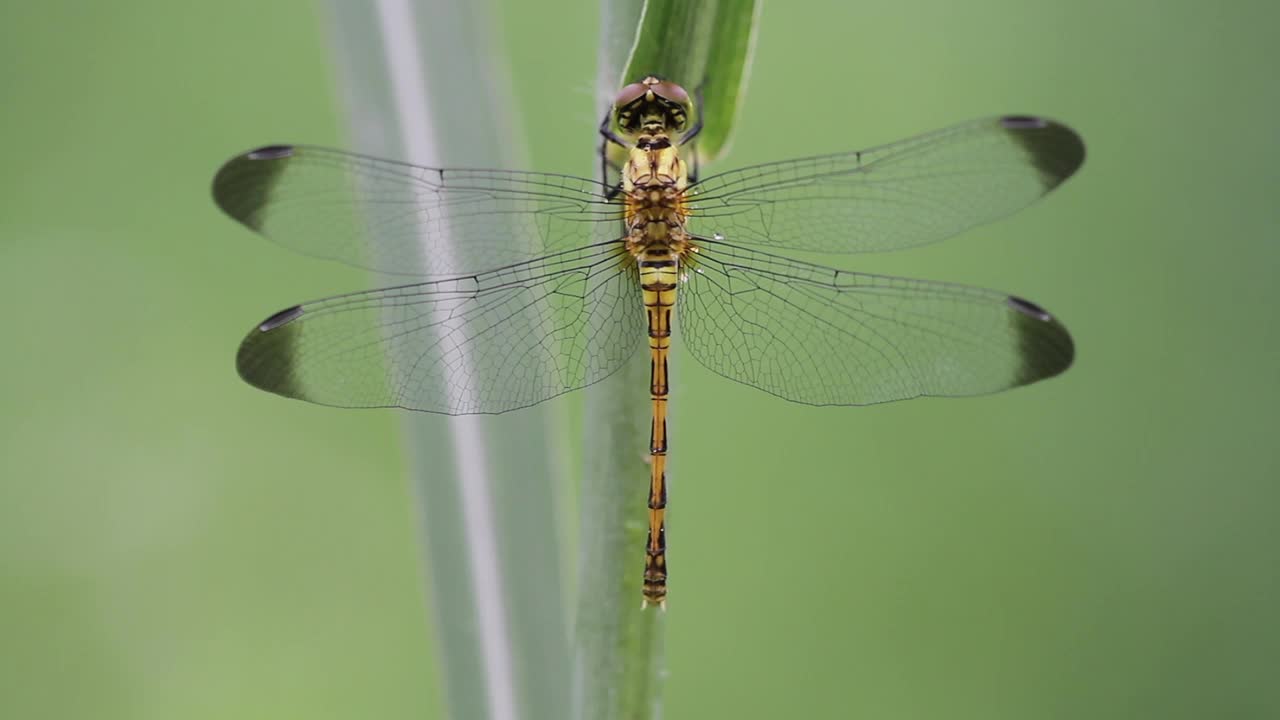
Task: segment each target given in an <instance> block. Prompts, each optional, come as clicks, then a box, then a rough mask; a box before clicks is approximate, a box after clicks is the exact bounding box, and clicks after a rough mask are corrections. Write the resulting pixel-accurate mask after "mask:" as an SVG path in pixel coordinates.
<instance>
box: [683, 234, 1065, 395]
mask: <svg viewBox="0 0 1280 720" xmlns="http://www.w3.org/2000/svg"><path fill="white" fill-rule="evenodd" d="M681 291H682V292H681V293H680V296H679V300H678V301H677V303H676V304H677V307H678V308H679V311H678V312H679V319H680V333H681V338H682V339H683V342H684V344H685V346H686V347H688V348H689V352H691V353H692V354H693V356H694V357H695V358H697V359H698V361H699V362H701V363H702V364H703V365H705V366H707V367H708V368H709V369H711V370H713V371H714V372H717V373H719V374H721V375H724V376H725V377H727V378H730V379H731V380H737V381H738V382H741V383H745V384H747V385H750V386H752V387H756V388H759V389H761V390H764V391H765V392H767V393H771V394H773V395H778V396H780V397H783V398H786V399H787V400H793V401H795V402H801V403H807V404H810V405H868V404H871V403H880V402H887V401H890V400H901V399H906V398H912V397H918V396H921V395H935V396H958V395H979V394H984V393H991V392H996V391H998V390H1004V389H1007V388H1011V387H1016V386H1018V385H1026V384H1028V383H1032V382H1035V381H1037V380H1041V379H1044V378H1047V377H1052V376H1053V375H1057V374H1058V373H1060V372H1062V371H1063V370H1065V369H1066V368H1067V367H1068V366H1069V365H1070V364H1071V361H1072V358H1073V356H1074V347H1073V345H1072V341H1071V336H1070V335H1068V334H1067V330H1066V328H1064V327H1063V326H1062V325H1061V324H1060V323H1058V321H1057V320H1055V319H1054V318H1053V317H1052V316H1051V315H1049V313H1047V312H1045V311H1044V310H1043V309H1041V308H1039V307H1038V306H1036V305H1034V304H1032V303H1030V302H1028V301H1026V300H1022V299H1020V298H1017V297H1013V296H1010V295H1005V294H1003V293H999V292H995V291H992V290H983V289H980V288H973V287H967V286H964V285H953V284H946V283H935V282H927V281H924V280H909V279H905V278H895V277H884V276H878V275H865V274H862V273H852V272H845V271H842V270H835V269H832V268H826V267H822V266H820V265H812V264H809V263H802V262H798V261H795V260H791V259H788V258H783V257H778V256H775V255H770V254H766V253H763V252H758V251H754V250H749V249H745V248H738V247H734V246H732V245H728V244H725V243H718V242H714V241H706V240H703V241H702V244H701V248H700V249H699V252H698V253H697V254H696V256H695V257H694V259H693V261H692V266H691V267H690V268H688V282H686V283H685V284H684V285H682V286H681Z"/></svg>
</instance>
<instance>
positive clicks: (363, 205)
mask: <svg viewBox="0 0 1280 720" xmlns="http://www.w3.org/2000/svg"><path fill="white" fill-rule="evenodd" d="M605 192H606V188H605V187H604V186H603V185H601V184H600V183H597V182H594V181H591V180H587V179H584V178H576V177H571V176H565V175H549V174H544V173H523V172H506V171H500V170H444V169H438V168H428V167H419V166H417V165H410V164H407V163H400V162H393V161H390V160H379V159H377V158H371V157H365V156H363V155H356V154H354V153H348V152H343V151H341V150H331V149H328V148H322V147H310V146H304V145H277V146H269V147H263V148H258V149H257V150H252V151H250V152H247V153H244V154H242V155H238V156H236V157H234V158H232V159H231V160H229V161H227V163H226V164H225V165H223V167H222V169H221V170H219V171H218V174H217V175H216V176H215V177H214V180H213V196H214V200H215V201H216V202H217V203H218V206H219V207H221V208H222V209H223V211H225V212H226V213H227V214H228V215H230V216H231V217H232V218H235V219H236V220H238V221H240V222H241V223H243V224H244V225H246V226H248V227H249V228H250V229H252V230H255V231H257V232H259V233H262V234H263V235H265V236H267V237H268V238H271V239H272V240H274V241H276V242H278V243H280V244H281V245H284V246H285V247H288V248H291V249H293V250H296V251H298V252H301V253H304V254H306V255H312V256H315V257H320V258H325V259H330V260H338V261H341V262H344V263H347V264H349V265H355V266H357V267H364V268H369V269H372V270H377V271H380V272H384V273H390V274H397V275H415V276H425V275H455V274H460V273H464V272H470V271H472V270H474V269H476V268H493V267H501V266H504V265H510V264H514V263H518V262H524V261H527V260H532V259H534V258H536V257H539V256H541V255H543V254H545V253H547V252H554V251H556V250H563V249H567V248H571V247H584V246H587V245H591V244H593V243H596V242H601V241H604V240H608V239H612V237H616V236H617V233H618V227H619V221H620V219H621V217H622V207H621V205H618V204H615V203H614V202H612V201H610V200H609V199H608V198H607V197H606V196H605Z"/></svg>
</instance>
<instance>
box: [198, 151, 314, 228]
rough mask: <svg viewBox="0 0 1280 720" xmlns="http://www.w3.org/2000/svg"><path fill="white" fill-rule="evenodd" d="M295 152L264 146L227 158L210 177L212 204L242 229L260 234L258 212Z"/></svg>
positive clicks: (260, 223)
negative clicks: (243, 226) (237, 222)
mask: <svg viewBox="0 0 1280 720" xmlns="http://www.w3.org/2000/svg"><path fill="white" fill-rule="evenodd" d="M297 152H298V148H296V147H295V146H293V145H264V146H263V147H260V148H257V149H254V150H250V151H248V152H246V153H241V154H240V155H237V156H235V157H233V158H231V159H230V160H228V161H227V162H226V163H225V164H224V165H223V166H222V167H221V168H220V169H219V170H218V173H217V174H216V175H214V177H213V200H214V202H216V203H217V204H218V207H220V208H222V211H223V212H225V213H226V214H228V215H230V216H231V217H232V218H234V219H236V220H238V221H240V222H241V223H243V224H244V225H245V226H247V227H249V228H251V229H253V230H261V229H262V217H261V213H260V211H261V210H262V208H263V207H264V206H265V205H266V204H267V200H268V199H269V198H270V197H271V190H272V187H273V186H274V185H275V182H276V180H277V179H278V178H279V176H280V173H281V171H283V170H284V168H285V166H286V165H288V163H289V160H290V158H292V157H294V156H295V155H296V154H297Z"/></svg>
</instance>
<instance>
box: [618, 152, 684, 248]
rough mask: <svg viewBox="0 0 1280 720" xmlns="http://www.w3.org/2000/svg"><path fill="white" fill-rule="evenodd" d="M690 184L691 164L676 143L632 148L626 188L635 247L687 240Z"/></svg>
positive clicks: (625, 175)
mask: <svg viewBox="0 0 1280 720" xmlns="http://www.w3.org/2000/svg"><path fill="white" fill-rule="evenodd" d="M688 184H689V173H688V168H687V167H686V166H685V164H684V161H683V160H682V159H681V158H680V155H679V153H678V151H677V149H676V148H675V147H673V146H668V147H664V148H660V149H656V150H655V149H648V150H646V149H642V148H640V147H635V148H632V149H631V152H630V154H629V157H628V160H627V164H626V166H624V167H623V171H622V189H623V192H624V193H625V198H626V223H627V228H628V238H629V244H630V245H631V246H632V249H633V251H634V248H635V247H637V246H648V245H652V244H663V245H671V244H673V243H675V244H679V243H683V241H684V240H685V238H686V234H685V230H684V226H685V219H686V216H687V214H688V211H687V208H686V207H685V198H684V194H685V189H686V187H687V186H688Z"/></svg>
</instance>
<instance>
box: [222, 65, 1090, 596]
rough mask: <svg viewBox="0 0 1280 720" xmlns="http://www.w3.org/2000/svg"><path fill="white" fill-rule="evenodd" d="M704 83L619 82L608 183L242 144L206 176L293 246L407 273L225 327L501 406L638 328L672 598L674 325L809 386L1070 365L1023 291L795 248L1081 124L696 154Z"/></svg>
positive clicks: (554, 391)
mask: <svg viewBox="0 0 1280 720" xmlns="http://www.w3.org/2000/svg"><path fill="white" fill-rule="evenodd" d="M696 104H697V103H696V102H695V101H694V99H693V98H691V97H690V95H689V93H688V92H687V91H685V90H684V89H683V88H682V87H680V86H679V85H677V84H676V83H674V82H670V81H667V80H663V79H661V78H657V77H646V78H644V79H642V80H640V81H639V82H636V83H632V84H629V85H627V86H625V87H624V88H623V89H622V90H621V91H620V92H619V93H618V94H617V96H616V98H615V99H614V102H613V103H612V106H611V109H610V110H609V113H608V115H607V116H606V117H605V120H604V123H602V126H601V134H602V135H603V137H604V139H605V142H606V143H609V144H613V145H616V146H619V148H620V150H621V151H622V152H621V153H619V154H620V155H621V157H622V158H624V159H623V160H622V161H621V166H620V168H618V173H617V174H618V176H619V181H618V182H617V183H610V182H607V181H605V180H604V179H601V180H591V179H587V178H581V177H573V176H569V175H557V174H550V173H537V172H515V171H501V170H481V169H442V168H433V167H423V166H419V165H413V164H409V163H404V162H396V161H393V160H383V159H377V158H373V157H367V156H364V155H359V154H355V153H350V152H344V151H341V150H333V149H328V148H323V147H314V146H305V145H272V146H266V147H260V148H258V149H255V150H251V151H248V152H245V153H243V154H241V155H238V156H235V157H233V158H231V159H230V160H229V161H228V162H227V163H226V164H225V165H224V166H223V167H222V168H221V169H220V170H219V171H218V173H217V175H216V177H215V179H214V182H213V195H214V199H215V201H216V202H217V204H218V206H219V207H221V208H222V210H224V211H225V212H226V213H227V214H228V215H229V216H231V217H232V218H234V219H235V220H237V221H239V222H240V223H242V224H244V225H245V226H246V227H248V228H249V229H251V230H253V231H256V232H257V233H260V234H262V235H264V236H266V237H267V238H269V239H271V240H273V241H275V242H277V243H280V244H282V245H284V246H286V247H289V248H291V249H293V250H296V251H298V252H301V253H304V254H306V255H311V256H315V257H319V258H326V259H329V260H335V261H339V262H342V263H346V264H349V265H354V266H357V267H362V268H368V269H371V270H374V271H378V272H380V273H384V274H390V275H398V276H404V278H403V282H398V281H396V282H398V284H394V285H392V286H390V287H384V288H381V289H376V290H369V291H363V292H355V293H350V294H345V295H337V296H334V297H328V298H324V299H320V300H315V301H312V302H306V303H302V304H300V305H294V306H292V307H289V308H287V309H284V310H281V311H280V312H277V313H275V314H273V315H271V316H270V317H268V318H266V319H265V320H263V321H262V322H260V323H258V324H257V325H255V326H254V327H253V328H252V329H251V330H250V331H249V333H248V334H247V336H246V337H245V338H244V340H243V342H242V343H241V345H240V348H239V351H238V353H237V355H236V368H237V370H238V372H239V374H240V376H241V377H242V378H243V379H244V380H246V381H247V382H248V383H249V384H251V385H253V386H255V387H258V388H261V389H262V390H266V391H269V392H272V393H276V394H279V395H283V396H286V397H290V398H297V399H301V400H306V401H310V402H313V403H319V404H322V405H332V406H341V407H361V408H370V407H399V408H406V409H410V410H419V411H426V412H432V413H442V414H445V415H465V414H473V413H483V414H492V413H504V412H508V411H511V410H517V409H520V408H526V407H529V406H532V405H535V404H537V403H541V402H543V401H546V400H548V399H550V398H554V397H556V396H558V395H561V394H563V393H566V392H569V391H571V390H575V389H578V388H582V387H585V386H588V385H591V384H592V383H595V382H598V381H600V380H602V379H603V378H605V377H607V376H609V375H610V374H611V373H613V372H615V371H616V370H618V369H619V368H621V367H622V366H623V365H625V364H626V363H628V362H629V361H632V360H635V359H637V355H641V356H643V354H645V353H647V355H648V357H649V361H650V382H649V395H650V403H651V407H652V424H651V429H650V438H649V456H650V463H649V466H650V478H649V493H648V526H649V530H648V538H647V539H646V543H645V559H644V574H643V582H642V595H643V600H642V607H643V606H646V605H649V604H654V605H659V606H661V607H663V608H665V603H666V598H667V561H666V552H667V544H666V525H665V512H666V508H667V477H666V458H667V451H668V438H667V402H668V395H669V388H670V381H669V377H668V356H669V352H670V349H671V343H672V336H673V331H674V330H676V329H678V331H679V334H678V337H679V340H680V342H681V343H682V344H683V346H684V348H685V349H686V351H687V352H688V353H689V354H690V355H692V356H693V357H694V358H695V359H696V360H697V361H698V362H700V363H701V364H702V365H704V366H705V367H707V368H708V369H710V370H711V371H712V372H714V373H717V374H719V375H722V376H724V377H726V378H728V379H730V380H734V381H737V382H739V383H743V384H745V385H749V386H751V387H754V388H757V389H759V390H763V391H764V392H766V393H769V394H771V395H776V396H778V397H780V398H783V399H786V400H790V401H792V402H797V403H804V404H808V405H869V404H874V403H883V402H888V401H892V400H902V399H907V398H914V397H920V396H969V395H981V394H987V393H993V392H997V391H1001V390H1005V389H1008V388H1013V387H1017V386H1021V385H1027V384H1029V383H1033V382H1036V381H1038V380H1042V379H1045V378H1049V377H1053V376H1055V375H1058V374H1059V373H1061V372H1063V371H1064V370H1066V369H1067V367H1069V366H1070V365H1071V363H1072V360H1073V357H1074V354H1075V349H1074V344H1073V342H1072V339H1071V336H1070V334H1069V333H1068V332H1067V330H1066V328H1065V327H1064V326H1063V325H1062V323H1060V322H1059V321H1058V320H1057V319H1056V318H1055V317H1054V316H1053V315H1051V314H1050V313H1049V312H1048V311H1047V310H1045V309H1044V308H1042V307H1041V306H1039V305H1037V304H1035V303H1033V302H1031V301H1029V300H1026V299H1023V298H1021V297H1018V296H1015V295H1010V294H1008V293H1003V292H997V291H994V290H986V289H981V288H976V287H970V286H966V285H960V284H954V283H944V282H930V281H925V280H914V279H906V278H898V277H889V276H883V275H874V274H866V273H860V272H852V271H849V270H843V269H836V268H831V267H826V266H823V265H817V264H813V263H811V262H808V261H805V260H802V259H800V258H797V257H793V256H791V255H788V254H786V252H787V251H799V252H813V253H832V254H850V253H865V252H880V251H889V250H898V249H902V248H908V247H913V246H919V245H925V244H928V243H932V242H936V241H939V240H943V239H945V238H948V237H951V236H953V235H956V234H958V233H961V232H962V231H965V230H968V229H970V228H972V227H975V226H978V225H982V224H985V223H988V222H991V221H994V220H997V219H999V218H1003V217H1005V216H1007V215H1010V214H1011V213H1013V212H1015V211H1017V210H1019V209H1021V208H1023V207H1025V206H1027V205H1028V204H1030V203H1031V202H1033V201H1034V200H1036V199H1037V198H1039V197H1041V196H1043V195H1044V194H1046V193H1048V192H1049V191H1051V190H1052V189H1054V188H1055V187H1057V186H1058V185H1059V184H1061V183H1062V182H1063V181H1064V180H1066V179H1067V178H1069V177H1070V176H1071V175H1072V174H1073V173H1075V172H1076V170H1077V169H1079V167H1080V166H1081V164H1082V163H1083V161H1084V155H1085V150H1084V143H1083V141H1082V140H1081V138H1080V136H1079V135H1077V134H1076V133H1075V132H1074V131H1073V130H1072V129H1071V128H1069V127H1067V126H1065V125H1063V124H1060V123H1058V122H1055V121H1053V120H1049V119H1046V118H1042V117H1034V116H1002V117H992V118H986V119H980V120H975V121H971V122H967V123H963V124H960V125H956V126H953V127H948V128H945V129H942V130H937V131H934V132H930V133H926V134H923V135H919V136H916V137H912V138H910V139H907V140H903V141H900V142H895V143H891V144H888V145H882V146H879V147H874V148H871V149H867V150H859V151H852V152H841V153H836V154H829V155H819V156H814V157H803V158H799V159H794V160H786V161H782V162H772V163H766V164H762V165H754V166H751V167H745V168H742V169H737V170H730V171H728V172H723V173H720V174H716V175H711V176H709V177H705V178H700V177H698V176H697V172H696V169H695V168H694V167H693V166H694V165H695V163H694V161H693V160H692V159H691V158H690V157H686V155H688V154H689V153H685V154H684V155H682V150H684V149H686V148H691V147H693V145H692V144H691V143H692V141H693V140H694V139H695V138H696V136H697V133H698V130H699V129H700V128H701V121H700V119H695V118H700V115H695V113H696V112H697V111H698V108H696V107H695V105H696ZM637 390H638V389H637Z"/></svg>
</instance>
